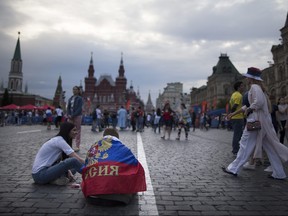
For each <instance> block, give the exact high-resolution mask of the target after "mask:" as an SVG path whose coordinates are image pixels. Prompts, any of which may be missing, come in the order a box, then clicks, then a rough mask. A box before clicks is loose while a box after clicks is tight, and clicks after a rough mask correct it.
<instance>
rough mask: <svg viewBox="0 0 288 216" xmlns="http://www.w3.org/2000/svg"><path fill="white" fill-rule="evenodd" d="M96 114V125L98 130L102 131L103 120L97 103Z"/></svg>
mask: <svg viewBox="0 0 288 216" xmlns="http://www.w3.org/2000/svg"><path fill="white" fill-rule="evenodd" d="M96 115H97V120H96V121H97V127H98V130H99V132H102V130H103V128H102V121H103V114H102V111H101V109H100V105H97V107H96Z"/></svg>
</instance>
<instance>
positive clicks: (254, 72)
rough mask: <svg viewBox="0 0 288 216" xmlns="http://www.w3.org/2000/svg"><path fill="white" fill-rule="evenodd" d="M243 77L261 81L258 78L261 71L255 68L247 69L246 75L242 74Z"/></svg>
mask: <svg viewBox="0 0 288 216" xmlns="http://www.w3.org/2000/svg"><path fill="white" fill-rule="evenodd" d="M243 76H245V77H248V78H251V79H255V80H259V81H263V80H262V79H261V77H260V76H261V70H260V69H258V68H255V67H250V68H248V71H247V73H246V74H243Z"/></svg>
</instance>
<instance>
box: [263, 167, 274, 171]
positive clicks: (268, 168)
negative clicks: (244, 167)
mask: <svg viewBox="0 0 288 216" xmlns="http://www.w3.org/2000/svg"><path fill="white" fill-rule="evenodd" d="M264 171H265V172H273V170H272V167H271V166H268V167H267V168H266V169H264Z"/></svg>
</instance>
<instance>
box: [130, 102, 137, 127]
mask: <svg viewBox="0 0 288 216" xmlns="http://www.w3.org/2000/svg"><path fill="white" fill-rule="evenodd" d="M136 121H137V110H135V108H134V107H132V110H131V126H132V132H134V131H136Z"/></svg>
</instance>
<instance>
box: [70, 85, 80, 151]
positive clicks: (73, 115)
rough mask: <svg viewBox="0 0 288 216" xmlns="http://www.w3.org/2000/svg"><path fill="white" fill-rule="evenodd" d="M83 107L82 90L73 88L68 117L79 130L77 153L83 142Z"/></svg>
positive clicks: (76, 87) (76, 139)
mask: <svg viewBox="0 0 288 216" xmlns="http://www.w3.org/2000/svg"><path fill="white" fill-rule="evenodd" d="M82 106H83V99H82V97H81V89H80V87H78V86H74V87H73V96H72V97H70V99H69V100H68V106H67V115H68V121H69V122H71V123H73V124H74V125H75V126H76V128H77V135H76V138H75V141H76V147H75V149H74V150H75V151H76V152H78V151H79V150H80V141H81V122H82Z"/></svg>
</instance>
